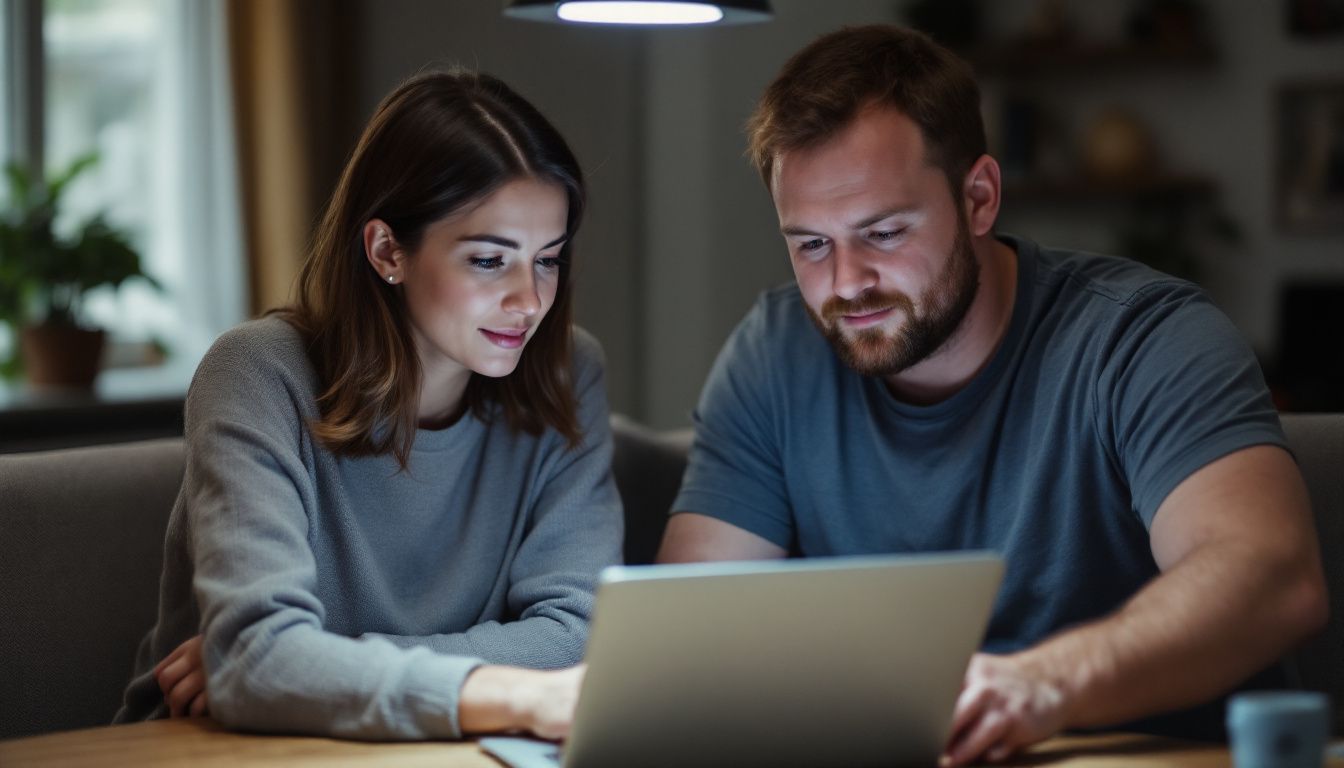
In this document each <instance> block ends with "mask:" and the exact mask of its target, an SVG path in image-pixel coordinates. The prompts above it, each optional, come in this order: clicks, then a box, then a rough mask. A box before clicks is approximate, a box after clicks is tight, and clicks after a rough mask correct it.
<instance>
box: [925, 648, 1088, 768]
mask: <svg viewBox="0 0 1344 768" xmlns="http://www.w3.org/2000/svg"><path fill="white" fill-rule="evenodd" d="M1027 658H1028V657H1027V656H1026V655H1024V654H1017V655H1014V656H991V655H989V654H984V653H977V654H976V655H975V656H974V657H972V658H971V663H970V666H969V667H968V668H967V670H966V682H965V684H964V686H963V687H962V690H961V696H959V697H958V698H957V706H956V709H955V710H954V712H953V715H952V736H951V738H950V739H949V741H948V745H947V751H946V753H945V754H944V755H943V760H942V764H943V765H948V766H959V765H966V764H967V763H970V762H972V761H975V760H988V761H990V762H998V761H1000V760H1003V759H1005V758H1007V757H1009V756H1010V755H1012V754H1014V753H1016V752H1017V751H1018V750H1020V749H1022V748H1023V747H1026V746H1029V745H1031V744H1035V743H1036V742H1038V741H1042V740H1044V739H1048V738H1050V737H1051V736H1054V735H1055V734H1056V733H1059V731H1060V730H1062V729H1063V728H1064V725H1065V715H1066V706H1067V701H1066V698H1067V697H1066V696H1065V692H1064V689H1063V687H1062V686H1060V685H1059V684H1058V683H1057V682H1055V681H1053V680H1050V679H1048V678H1047V676H1046V675H1044V674H1042V673H1041V670H1037V669H1035V665H1033V664H1031V663H1030V661H1028V660H1027Z"/></svg>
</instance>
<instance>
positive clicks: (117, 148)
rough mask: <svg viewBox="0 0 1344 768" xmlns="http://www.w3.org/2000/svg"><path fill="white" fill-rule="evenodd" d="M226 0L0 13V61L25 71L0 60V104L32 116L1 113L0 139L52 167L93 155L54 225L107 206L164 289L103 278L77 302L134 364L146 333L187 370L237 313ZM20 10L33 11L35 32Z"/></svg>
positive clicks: (31, 4) (114, 1)
mask: <svg viewBox="0 0 1344 768" xmlns="http://www.w3.org/2000/svg"><path fill="white" fill-rule="evenodd" d="M223 3H224V0H45V2H43V0H10V2H7V3H6V4H5V5H4V6H3V8H4V12H3V13H0V25H5V29H6V30H8V31H9V34H8V35H7V36H6V37H5V38H4V39H5V40H6V41H7V44H12V45H13V46H14V47H15V50H12V51H7V52H6V55H5V56H2V57H0V59H3V60H5V64H6V66H8V67H10V68H11V70H12V69H13V68H18V69H26V70H28V71H9V72H8V73H7V74H8V75H9V77H5V74H6V73H5V72H0V78H4V79H0V82H4V83H7V84H9V86H8V87H7V88H6V91H5V93H4V97H5V104H4V106H5V111H6V112H9V113H10V114H20V115H30V116H38V117H40V120H38V121H32V120H30V121H29V126H32V127H30V128H29V129H27V131H26V132H27V133H29V134H30V135H29V136H26V137H25V136H23V135H22V134H23V133H25V129H24V127H23V126H22V125H20V124H18V123H17V122H16V121H14V120H9V121H5V122H9V123H11V125H9V126H7V127H6V131H7V132H6V133H5V134H0V142H3V143H0V146H2V147H6V148H7V150H8V151H7V154H8V156H9V157H11V158H15V159H19V160H21V161H26V162H28V163H30V164H31V163H32V161H33V159H34V156H36V157H37V159H38V160H40V162H41V165H42V166H43V167H45V168H46V170H47V172H48V173H50V172H52V171H54V170H59V169H62V168H64V167H66V166H67V165H68V164H69V163H70V161H71V160H72V159H74V158H76V157H78V156H80V155H82V154H85V153H87V152H89V151H96V152H97V153H98V156H99V162H98V163H97V165H95V166H94V167H93V168H92V169H90V170H89V171H88V172H86V173H85V174H84V175H83V176H81V178H80V179H79V180H78V181H77V182H76V183H74V184H72V185H71V186H70V188H69V189H68V190H67V193H66V194H65V196H64V199H63V201H62V211H61V216H60V218H59V219H58V220H57V228H58V229H60V228H61V227H72V226H74V225H76V224H77V223H78V222H81V221H83V220H85V219H87V218H88V217H89V216H91V215H93V214H95V213H98V212H100V211H102V212H105V213H106V214H107V216H108V219H109V220H110V221H111V222H113V223H114V224H115V225H117V226H118V227H119V228H121V229H122V230H124V231H126V232H127V233H128V234H129V235H130V236H131V240H132V242H133V244H134V245H135V246H136V247H137V249H138V250H139V251H140V254H141V259H142V266H143V268H144V269H145V271H146V272H148V273H150V274H151V275H153V276H154V277H155V278H156V279H157V280H158V281H159V282H161V283H162V284H163V285H164V291H163V292H162V293H159V292H155V291H153V290H152V289H150V288H148V287H147V286H144V285H143V284H140V283H135V284H132V283H127V284H126V285H124V286H122V287H121V289H120V290H119V291H115V292H114V291H112V290H111V289H103V290H101V291H99V292H98V293H97V294H96V295H95V294H91V295H90V297H89V301H88V303H87V305H86V307H85V312H86V314H87V315H88V317H89V319H90V320H92V321H93V322H94V323H96V324H98V325H99V326H101V327H104V328H106V329H108V330H109V331H110V333H111V338H112V341H113V342H114V343H113V345H112V347H111V350H110V358H109V362H110V364H111V365H113V366H115V365H117V364H118V363H121V364H132V365H133V364H135V363H136V362H141V361H142V360H140V358H143V357H144V352H145V351H147V350H148V349H151V348H152V346H151V344H150V342H153V343H154V344H162V345H163V346H164V347H166V348H167V350H168V352H169V362H170V363H171V366H172V367H174V368H177V369H179V370H178V374H179V376H178V378H179V379H180V380H183V381H184V380H185V378H186V376H188V375H189V372H190V371H191V370H192V369H193V368H194V367H195V364H196V362H197V361H198V360H199V358H200V356H201V354H203V353H204V351H205V348H206V347H207V346H208V344H209V343H210V341H211V340H212V339H213V338H214V336H215V335H217V334H218V333H219V332H220V331H222V330H224V329H225V328H227V327H229V326H230V325H233V324H235V323H237V322H238V321H239V320H241V319H242V317H243V314H244V311H245V310H244V302H245V299H244V296H243V287H242V286H243V276H242V269H243V267H242V258H241V246H240V245H239V243H240V238H239V231H238V230H239V226H240V225H239V224H238V214H237V210H238V208H237V200H236V197H237V183H236V178H235V172H234V171H233V159H234V156H233V152H234V150H233V131H232V124H231V120H232V117H231V108H230V106H229V103H230V101H229V93H230V85H229V81H228V73H227V56H226V53H225V45H226V39H225V34H226V31H225V28H224V18H223V17H224V7H223ZM25 14H40V33H39V32H38V31H37V29H38V25H37V24H34V23H33V22H32V21H25V19H26V18H29V17H26V16H25ZM18 28H22V29H23V30H24V34H15V31H16V30H17V29H18ZM24 49H27V50H24ZM33 49H36V50H33ZM37 84H41V85H40V86H38V85H37ZM34 91H37V93H34ZM25 102H26V106H25ZM16 126H17V127H16ZM33 133H36V134H38V135H39V136H40V139H39V140H34V139H33V137H32V136H31V134H33ZM182 371H185V372H186V373H182Z"/></svg>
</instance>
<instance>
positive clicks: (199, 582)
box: [182, 332, 482, 739]
mask: <svg viewBox="0 0 1344 768" xmlns="http://www.w3.org/2000/svg"><path fill="white" fill-rule="evenodd" d="M261 341H262V342H264V343H257V342H258V340H257V339H256V338H255V337H253V338H249V337H248V336H246V335H240V334H238V333H236V332H235V333H231V334H228V335H226V336H225V337H223V338H222V339H221V340H220V341H219V342H217V343H216V345H215V347H214V348H213V349H212V351H211V352H210V353H209V354H208V355H207V356H206V359H205V360H204V361H203V362H202V364H201V367H200V369H199V370H198V373H197V376H196V379H195V381H193V384H192V389H191V392H190V394H189V396H188V399H187V409H186V436H187V469H186V476H185V478H184V482H183V490H182V493H183V494H184V496H185V499H184V502H185V504H186V508H187V515H188V519H189V521H190V527H191V531H192V534H191V539H190V546H191V548H192V555H193V561H194V564H195V575H194V580H193V588H194V591H195V594H196V599H197V602H198V604H199V606H200V608H201V619H202V626H203V631H204V635H205V649H204V655H205V666H206V670H207V672H208V679H207V685H208V689H209V691H210V709H211V713H212V715H213V716H214V717H215V718H216V719H217V720H219V721H220V722H221V723H223V724H224V725H226V726H228V727H231V728H238V729H244V730H256V731H283V732H291V733H312V734H323V735H334V736H343V737H348V738H363V739H424V738H443V737H447V738H455V737H458V736H459V735H460V732H459V728H458V719H457V704H458V692H459V690H460V688H461V686H462V682H463V681H464V680H465V678H466V676H467V675H468V674H469V673H470V672H471V670H472V669H474V668H475V667H477V666H479V665H480V664H481V663H482V662H481V660H480V659H476V658H471V657H466V656H444V655H441V654H437V653H434V652H432V651H431V650H429V649H427V648H416V649H404V648H398V647H397V646H395V645H394V644H392V643H390V642H387V641H385V640H380V639H377V638H360V639H352V638H347V637H341V636H338V635H335V634H332V633H329V632H326V631H324V630H323V606H322V604H321V602H320V601H319V600H318V598H317V597H316V596H315V586H316V579H317V569H316V561H315V558H314V555H313V552H312V549H311V547H310V545H309V541H308V517H307V514H306V512H305V510H306V509H308V508H309V507H310V506H311V505H313V504H316V503H318V502H317V498H316V496H317V492H316V490H315V489H314V487H313V483H312V481H311V480H310V475H309V473H308V472H307V469H306V464H305V456H306V455H310V454H311V445H310V444H309V443H308V441H307V437H306V428H305V427H304V426H303V414H304V413H305V407H306V403H307V401H310V400H311V394H310V393H308V392H307V391H306V389H305V387H304V386H303V384H302V382H301V375H300V374H298V373H296V371H295V370H294V368H295V367H296V366H292V365H291V366H286V365H284V364H283V363H282V361H280V360H279V359H278V358H277V355H276V353H275V351H274V349H273V347H275V346H277V344H276V343H275V342H276V340H274V339H266V338H263V339H261ZM298 354H299V355H301V354H302V353H301V351H300V352H299V353H298Z"/></svg>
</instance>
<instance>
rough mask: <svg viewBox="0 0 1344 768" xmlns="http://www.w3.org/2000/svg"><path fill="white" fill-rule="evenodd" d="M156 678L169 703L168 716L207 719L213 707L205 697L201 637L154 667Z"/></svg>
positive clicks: (187, 643)
mask: <svg viewBox="0 0 1344 768" xmlns="http://www.w3.org/2000/svg"><path fill="white" fill-rule="evenodd" d="M154 679H155V680H156V681H158V683H159V690H161V691H163V700H164V701H165V702H167V703H168V716H169V717H204V716H205V715H207V714H209V711H210V705H209V702H208V701H207V699H206V694H205V662H204V661H202V660H201V636H200V635H196V636H195V637H193V638H191V639H190V640H188V641H186V642H185V643H183V644H181V645H179V646H177V648H176V649H174V650H173V652H172V653H170V654H168V656H167V657H166V658H164V660H163V661H160V662H159V663H158V666H156V667H154Z"/></svg>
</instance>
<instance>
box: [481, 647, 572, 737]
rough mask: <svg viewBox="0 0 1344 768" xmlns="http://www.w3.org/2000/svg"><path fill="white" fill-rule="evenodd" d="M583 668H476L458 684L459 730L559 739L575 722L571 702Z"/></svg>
mask: <svg viewBox="0 0 1344 768" xmlns="http://www.w3.org/2000/svg"><path fill="white" fill-rule="evenodd" d="M587 669H588V668H587V666H585V665H583V664H580V665H579V666H577V667H570V668H568V669H558V670H550V671H541V670H535V669H521V668H518V667H499V666H486V667H479V668H477V669H476V670H474V671H473V672H472V673H471V674H470V675H467V680H466V682H464V683H463V684H462V693H461V697H460V699H459V700H458V705H457V719H458V725H459V726H461V729H462V733H463V734H464V735H466V734H473V733H498V732H501V731H527V732H529V733H531V734H533V735H536V736H539V737H541V738H543V739H551V740H552V741H562V740H563V739H564V738H565V737H566V736H568V735H569V727H570V725H571V724H573V722H574V706H575V705H576V704H577V703H578V701H579V686H580V685H582V684H583V675H584V672H586V671H587Z"/></svg>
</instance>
